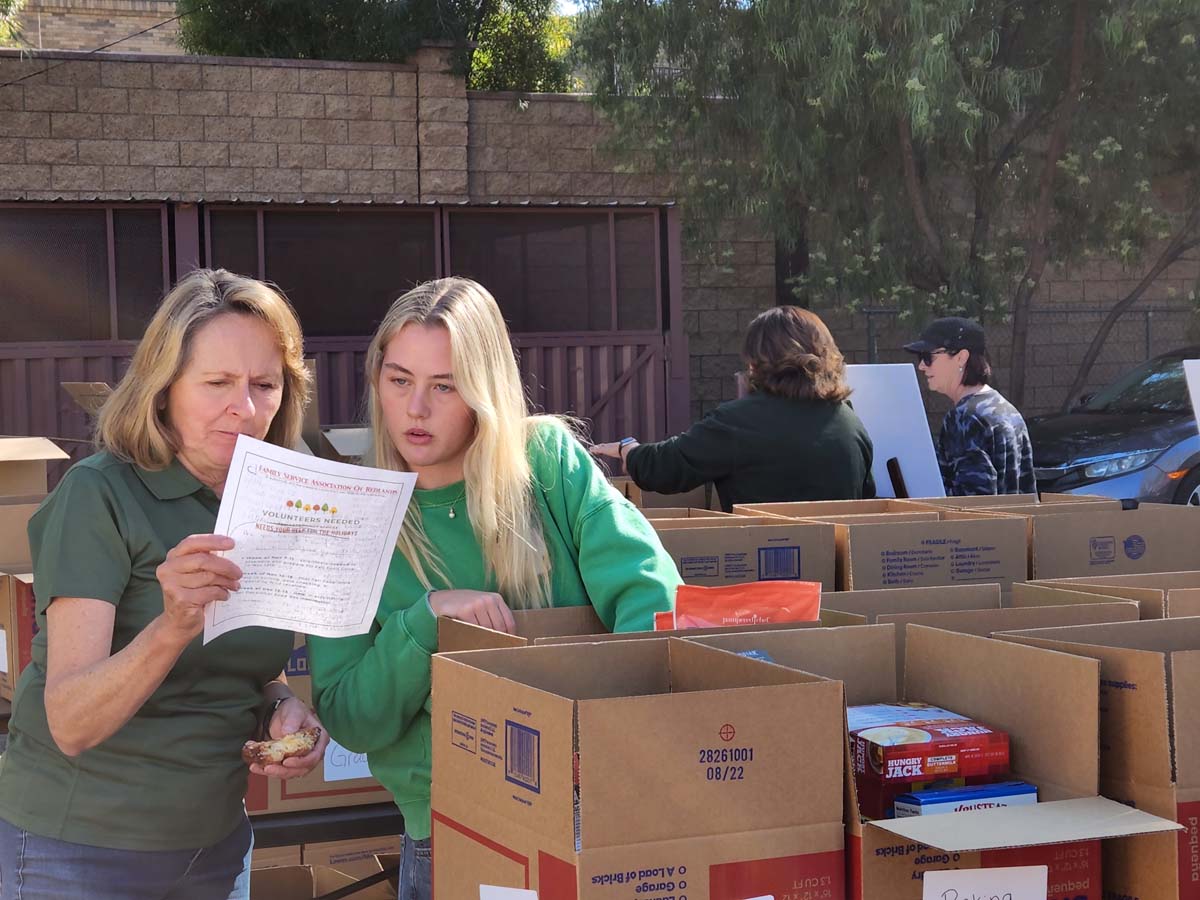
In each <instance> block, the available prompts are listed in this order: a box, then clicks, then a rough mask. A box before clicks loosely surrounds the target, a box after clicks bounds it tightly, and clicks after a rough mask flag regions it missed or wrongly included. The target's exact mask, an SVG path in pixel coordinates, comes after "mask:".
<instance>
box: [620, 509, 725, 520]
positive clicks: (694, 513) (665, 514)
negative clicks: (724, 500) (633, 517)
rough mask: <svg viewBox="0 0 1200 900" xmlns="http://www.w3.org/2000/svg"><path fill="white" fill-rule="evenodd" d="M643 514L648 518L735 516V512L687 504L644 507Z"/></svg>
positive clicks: (717, 517)
mask: <svg viewBox="0 0 1200 900" xmlns="http://www.w3.org/2000/svg"><path fill="white" fill-rule="evenodd" d="M642 515H643V516H645V517H646V518H647V519H724V518H734V515H733V513H724V512H720V511H718V510H715V509H694V508H690V507H686V506H660V507H650V508H648V509H647V508H643V509H642Z"/></svg>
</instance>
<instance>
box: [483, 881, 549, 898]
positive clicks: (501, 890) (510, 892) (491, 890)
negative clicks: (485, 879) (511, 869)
mask: <svg viewBox="0 0 1200 900" xmlns="http://www.w3.org/2000/svg"><path fill="white" fill-rule="evenodd" d="M479 900H537V891H526V890H522V889H521V888H506V887H496V886H495V885H494V884H481V885H480V886H479Z"/></svg>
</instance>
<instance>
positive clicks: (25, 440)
mask: <svg viewBox="0 0 1200 900" xmlns="http://www.w3.org/2000/svg"><path fill="white" fill-rule="evenodd" d="M60 459H70V457H69V456H68V455H67V454H66V453H64V452H63V451H62V450H60V449H59V448H58V447H57V446H55V444H54V443H53V442H52V441H50V440H49V439H48V438H44V437H0V497H28V496H30V495H44V494H45V493H46V487H47V484H48V482H47V479H46V464H47V463H49V462H51V461H54V460H60ZM0 556H2V557H8V556H9V554H8V553H6V552H4V551H3V550H0Z"/></svg>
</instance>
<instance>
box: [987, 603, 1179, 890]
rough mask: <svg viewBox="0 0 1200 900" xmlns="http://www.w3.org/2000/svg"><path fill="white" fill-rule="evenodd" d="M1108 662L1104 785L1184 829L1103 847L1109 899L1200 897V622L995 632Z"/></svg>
mask: <svg viewBox="0 0 1200 900" xmlns="http://www.w3.org/2000/svg"><path fill="white" fill-rule="evenodd" d="M996 637H997V638H1000V639H1002V640H1007V641H1015V642H1019V643H1023V644H1028V645H1031V646H1034V647H1041V648H1044V649H1047V650H1054V651H1058V652H1060V653H1072V654H1077V655H1079V656H1084V657H1089V658H1091V659H1094V660H1098V661H1099V663H1100V789H1101V791H1102V793H1103V794H1104V795H1105V796H1107V797H1112V798H1114V799H1115V800H1119V801H1120V802H1122V803H1125V804H1128V805H1130V806H1133V807H1136V808H1137V809H1141V810H1145V811H1147V812H1150V813H1153V814H1155V815H1158V816H1162V817H1164V818H1169V819H1172V820H1174V821H1176V822H1178V823H1179V824H1181V825H1182V826H1184V830H1183V831H1180V832H1178V833H1177V834H1176V835H1172V834H1161V835H1147V836H1145V837H1139V838H1129V839H1125V840H1119V841H1109V842H1105V844H1104V851H1103V852H1104V888H1105V895H1106V896H1108V897H1139V898H1146V900H1149V898H1154V900H1194V898H1196V897H1200V619H1196V618H1189V619H1179V620H1176V621H1171V622H1168V621H1163V620H1158V621H1140V622H1127V623H1121V624H1114V625H1084V626H1077V627H1074V628H1043V629H1038V630H1033V631H1020V632H1015V633H1009V634H997V635H996Z"/></svg>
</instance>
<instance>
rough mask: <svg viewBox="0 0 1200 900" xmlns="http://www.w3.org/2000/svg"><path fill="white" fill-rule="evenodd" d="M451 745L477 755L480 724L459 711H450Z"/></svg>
mask: <svg viewBox="0 0 1200 900" xmlns="http://www.w3.org/2000/svg"><path fill="white" fill-rule="evenodd" d="M450 743H451V744H453V745H454V746H455V747H458V748H459V749H460V750H466V751H467V752H468V753H475V752H476V747H477V746H478V743H479V726H478V724H477V723H476V722H475V720H474V719H472V718H471V717H470V716H468V715H464V714H463V713H460V712H459V711H458V710H457V709H455V710H451V711H450Z"/></svg>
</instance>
